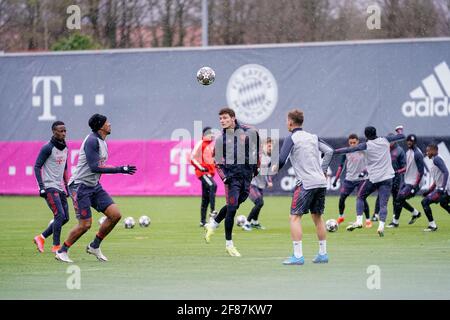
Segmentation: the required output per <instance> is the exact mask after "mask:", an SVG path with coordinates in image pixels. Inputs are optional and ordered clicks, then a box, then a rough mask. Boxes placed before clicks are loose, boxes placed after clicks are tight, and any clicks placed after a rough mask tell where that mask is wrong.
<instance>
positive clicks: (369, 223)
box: [365, 219, 372, 229]
mask: <svg viewBox="0 0 450 320" xmlns="http://www.w3.org/2000/svg"><path fill="white" fill-rule="evenodd" d="M365 227H366V228H367V229H369V228H372V221H370V219H367V220H366V226H365Z"/></svg>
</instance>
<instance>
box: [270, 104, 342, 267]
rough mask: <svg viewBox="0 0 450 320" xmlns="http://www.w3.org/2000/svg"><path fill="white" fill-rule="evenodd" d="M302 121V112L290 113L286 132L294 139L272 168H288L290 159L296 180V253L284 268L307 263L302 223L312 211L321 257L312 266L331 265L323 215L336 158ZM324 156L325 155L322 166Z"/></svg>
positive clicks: (293, 214) (293, 208) (293, 223)
mask: <svg viewBox="0 0 450 320" xmlns="http://www.w3.org/2000/svg"><path fill="white" fill-rule="evenodd" d="M303 121H304V115H303V111H300V110H297V109H294V110H292V111H290V112H289V113H288V116H287V129H288V130H289V132H291V136H290V137H288V138H286V139H285V140H284V142H283V146H282V148H281V151H280V159H279V163H278V165H277V164H275V165H274V166H273V167H272V170H273V171H274V172H276V171H277V170H279V169H281V168H282V167H283V166H284V165H285V163H286V161H287V159H288V157H290V161H291V164H292V167H293V168H294V172H295V177H296V179H297V185H296V187H295V189H294V195H293V198H292V205H291V212H290V228H291V238H292V243H293V246H294V253H293V255H292V256H291V257H289V258H288V259H287V260H285V261H284V262H283V264H284V265H302V264H304V263H305V259H304V257H303V247H302V238H303V230H302V224H301V219H302V216H303V215H304V214H308V213H309V212H310V211H311V217H312V220H313V221H314V224H315V226H316V233H317V237H318V239H319V253H318V254H317V255H316V257H315V258H314V259H313V262H314V263H327V262H328V254H327V241H326V229H325V223H324V221H323V219H322V214H323V212H324V209H325V193H326V190H327V178H326V173H327V170H328V166H329V164H330V162H331V159H332V157H333V149H332V148H331V147H330V146H328V145H327V144H326V143H325V142H324V141H322V140H321V139H319V138H318V137H317V136H316V135H314V134H311V133H309V132H306V131H304V130H303V129H302V126H303ZM321 153H323V154H324V157H323V161H322V165H321V164H320V158H321Z"/></svg>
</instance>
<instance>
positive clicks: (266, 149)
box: [242, 138, 273, 231]
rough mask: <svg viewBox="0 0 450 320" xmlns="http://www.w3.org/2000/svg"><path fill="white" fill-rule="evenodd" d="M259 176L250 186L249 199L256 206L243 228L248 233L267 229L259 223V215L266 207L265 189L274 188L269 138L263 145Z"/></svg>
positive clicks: (270, 140)
mask: <svg viewBox="0 0 450 320" xmlns="http://www.w3.org/2000/svg"><path fill="white" fill-rule="evenodd" d="M262 150H263V152H262V154H261V165H260V171H259V174H258V175H257V176H256V177H254V178H253V180H252V182H251V184H250V195H249V198H250V200H252V202H253V203H254V204H255V205H254V207H253V208H252V210H251V211H250V213H249V215H248V217H247V223H245V224H244V225H243V226H242V228H243V229H244V230H246V231H250V230H252V229H261V230H264V229H265V228H264V227H263V226H262V225H261V224H260V223H259V220H258V219H259V213H260V212H261V209H262V207H263V206H264V189H266V188H272V187H273V184H272V176H271V174H270V172H269V170H270V168H269V164H270V157H271V155H272V139H271V138H267V139H266V141H265V142H264V144H263V148H262Z"/></svg>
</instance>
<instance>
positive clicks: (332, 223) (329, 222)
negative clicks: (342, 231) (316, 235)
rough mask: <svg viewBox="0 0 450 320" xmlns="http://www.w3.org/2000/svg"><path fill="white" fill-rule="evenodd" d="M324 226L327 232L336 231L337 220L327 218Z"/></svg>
mask: <svg viewBox="0 0 450 320" xmlns="http://www.w3.org/2000/svg"><path fill="white" fill-rule="evenodd" d="M325 226H326V228H327V230H328V232H336V231H337V229H338V227H339V225H338V223H337V221H336V220H334V219H328V220H327V221H326V222H325Z"/></svg>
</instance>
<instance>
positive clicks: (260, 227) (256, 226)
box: [250, 223, 266, 230]
mask: <svg viewBox="0 0 450 320" xmlns="http://www.w3.org/2000/svg"><path fill="white" fill-rule="evenodd" d="M250 226H251V227H252V228H253V229H259V230H266V227H264V226H262V225H261V224H260V223H251V224H250Z"/></svg>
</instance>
